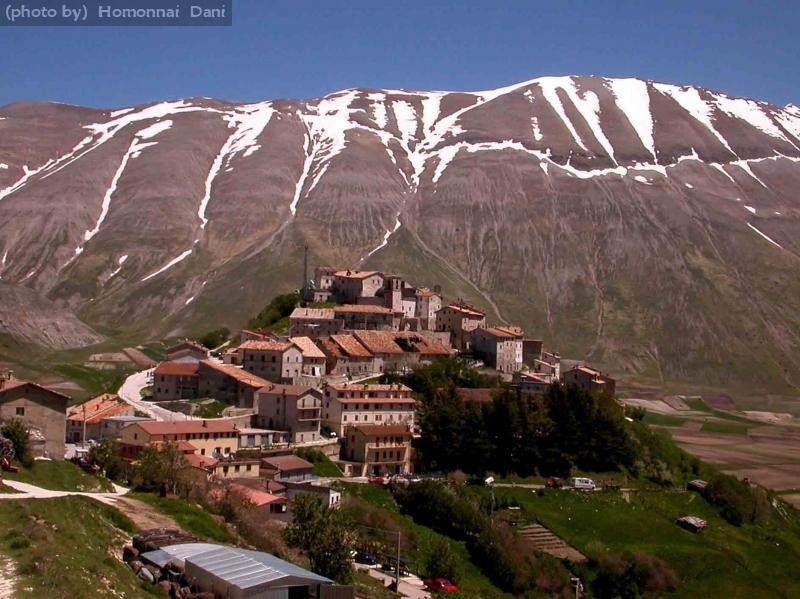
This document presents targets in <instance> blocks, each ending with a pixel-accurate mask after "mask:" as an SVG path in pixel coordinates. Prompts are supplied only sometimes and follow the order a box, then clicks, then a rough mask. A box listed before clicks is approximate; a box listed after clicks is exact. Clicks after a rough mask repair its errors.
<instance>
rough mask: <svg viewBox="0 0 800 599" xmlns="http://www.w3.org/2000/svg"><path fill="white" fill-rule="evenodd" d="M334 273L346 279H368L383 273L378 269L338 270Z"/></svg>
mask: <svg viewBox="0 0 800 599" xmlns="http://www.w3.org/2000/svg"><path fill="white" fill-rule="evenodd" d="M334 274H335V275H336V276H337V277H342V278H344V279H366V278H367V277H371V276H372V275H380V274H381V273H380V272H378V271H377V270H337V271H336V272H335V273H334ZM381 276H383V275H381Z"/></svg>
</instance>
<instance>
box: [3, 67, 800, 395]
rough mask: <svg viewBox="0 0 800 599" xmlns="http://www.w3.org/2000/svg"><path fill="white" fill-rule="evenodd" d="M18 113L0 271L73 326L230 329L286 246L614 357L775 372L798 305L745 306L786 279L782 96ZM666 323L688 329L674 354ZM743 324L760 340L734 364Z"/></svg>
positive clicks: (209, 104)
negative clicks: (408, 280)
mask: <svg viewBox="0 0 800 599" xmlns="http://www.w3.org/2000/svg"><path fill="white" fill-rule="evenodd" d="M40 108H41V107H39V106H35V107H26V106H24V105H23V106H18V107H16V108H15V109H14V110H13V111H11V112H10V113H9V111H8V110H7V107H2V108H0V117H5V118H3V120H0V165H4V166H5V167H6V168H0V277H2V279H3V281H5V282H7V283H11V284H13V285H21V286H24V287H27V288H31V289H33V290H35V291H37V292H38V293H40V294H41V295H42V296H43V297H47V298H49V299H51V300H53V301H55V302H57V303H58V304H59V305H60V306H62V307H64V308H66V309H69V310H73V311H74V312H76V313H77V314H78V315H79V316H80V317H81V318H82V319H83V320H84V321H85V322H87V323H88V324H90V325H92V326H97V327H100V328H103V329H104V330H105V329H107V328H110V329H118V330H120V331H124V332H126V333H133V334H136V335H143V336H146V335H161V334H166V333H185V332H191V331H196V330H198V327H200V326H202V323H203V322H205V321H211V320H213V321H215V323H216V321H219V320H222V321H224V323H225V324H228V325H231V326H236V325H237V324H241V323H242V322H244V321H245V320H246V319H247V317H248V316H249V315H250V314H251V313H255V312H256V311H257V310H258V308H260V304H263V303H265V301H266V300H267V299H268V297H269V294H272V293H275V292H278V291H285V290H287V289H289V288H292V287H297V286H299V284H300V273H299V263H300V253H301V250H302V247H303V246H304V245H306V244H307V245H309V247H310V249H311V252H312V256H313V259H314V261H315V262H319V263H331V264H338V265H343V266H356V265H374V266H380V265H381V264H391V265H393V266H392V269H393V270H398V271H400V272H406V273H407V274H409V275H414V277H415V278H414V280H415V281H416V282H418V283H420V284H435V283H437V282H440V281H437V280H433V281H431V280H429V278H428V277H426V272H425V268H426V267H428V268H432V269H433V270H435V271H436V272H437V273H438V274H437V275H436V277H440V278H441V279H444V280H446V281H449V283H445V285H444V287H445V290H446V291H447V292H449V293H450V294H452V295H454V296H455V295H463V296H466V297H467V298H470V299H474V300H475V301H478V302H480V303H482V304H483V305H489V304H495V305H496V306H497V311H498V312H499V313H500V314H499V316H501V317H502V319H503V320H509V321H515V322H518V323H519V324H523V325H525V326H527V327H528V328H529V329H530V330H531V333H532V334H534V335H536V336H544V337H546V338H548V339H553V341H554V342H555V343H556V344H560V345H561V346H563V347H564V348H565V349H566V350H568V351H569V352H570V353H573V354H574V355H576V357H588V358H590V359H593V360H595V361H597V362H599V363H601V364H603V365H604V366H607V367H609V368H610V369H611V370H613V371H615V372H620V373H624V374H631V375H633V376H647V377H654V378H657V379H658V378H663V379H664V380H671V379H678V380H705V379H707V378H708V377H709V376H711V379H712V380H713V381H715V382H724V380H725V379H726V378H727V376H726V375H724V374H723V373H722V371H723V370H725V371H730V372H734V373H735V376H734V378H735V379H737V380H738V379H741V380H744V381H747V382H750V383H754V384H759V385H761V384H772V383H774V382H775V381H776V380H779V381H781V386H787V387H788V388H790V389H796V388H797V385H798V384H799V383H800V381H797V380H796V378H795V377H796V375H793V374H791V372H793V371H796V368H797V366H798V363H799V362H798V359H797V358H796V357H793V356H796V355H797V349H799V348H800V332H799V331H800V326H799V324H798V322H799V321H800V316H798V314H799V313H800V305H798V302H797V301H796V300H793V299H788V300H787V301H786V305H785V306H777V305H772V303H773V302H774V300H773V301H771V300H770V298H774V297H782V298H786V297H790V296H791V294H793V293H795V292H798V293H799V294H800V289H798V284H797V282H796V281H793V280H792V279H793V278H795V279H796V278H800V277H798V276H797V275H798V268H800V267H799V266H798V264H799V263H800V258H798V256H800V244H798V242H797V241H796V240H797V239H799V238H800V236H798V235H797V233H798V232H800V231H798V228H799V227H800V219H799V216H800V205H798V200H797V196H796V194H795V193H794V190H795V189H797V186H798V184H800V166H798V162H800V109H797V108H796V107H791V106H788V107H786V108H785V109H782V108H779V107H777V106H775V105H774V104H771V103H768V102H764V101H758V100H749V99H747V98H737V97H734V96H730V95H728V94H721V93H715V92H711V91H708V90H704V89H702V88H697V87H691V86H674V85H670V84H661V83H657V82H652V81H646V80H640V79H611V78H598V77H543V78H537V79H532V80H529V81H525V82H522V83H519V84H513V85H510V86H506V87H503V88H498V89H496V90H483V91H478V92H426V91H419V90H414V91H410V90H407V91H403V90H372V89H362V88H349V89H346V90H340V91H337V92H333V93H331V94H328V95H326V96H323V97H321V98H316V99H311V100H275V101H264V102H256V103H245V104H235V103H227V102H224V101H219V100H213V99H207V98H200V99H178V100H171V101H166V102H156V103H152V104H145V105H141V106H135V107H126V108H122V109H115V110H106V111H99V110H95V109H83V108H81V107H73V109H72V110H52V109H49V110H46V111H45V112H46V113H47V114H46V115H44V116H42V115H40V114H38V113H39V109H40ZM75 114H79V115H81V116H80V119H79V120H78V122H76V121H75V118H74V115H75ZM100 115H102V117H101V118H100ZM648 117H649V118H648ZM84 119H85V120H84ZM762 244H763V245H762ZM419 254H423V255H427V256H428V257H429V260H428V262H427V263H426V264H420V261H419V259H418V255H419ZM400 257H402V259H400ZM432 261H437V262H438V263H439V264H440V266H439V267H436V268H434V267H433V266H432ZM751 263H754V264H755V263H757V265H758V266H759V267H760V268H759V269H756V272H752V273H751V272H750V271H751V270H752V268H753V266H752V265H751ZM622 266H625V269H624V272H623V268H622ZM651 288H652V289H651ZM651 290H653V291H654V290H660V291H661V293H663V294H665V296H666V297H668V298H670V299H671V301H670V302H666V303H665V302H664V300H663V299H662V298H659V297H657V296H650V295H649V294H648V291H651ZM676 290H677V291H676ZM687 298H693V301H694V304H693V305H688V304H685V302H686V301H687ZM742 306H749V307H750V309H751V310H752V315H754V316H751V317H750V318H749V319H747V318H745V317H744V313H745V312H746V311H745V310H743V308H742ZM679 307H681V308H682V309H684V310H686V311H687V312H686V314H685V316H684V318H683V319H681V318H680V317H679V316H680V315H679V313H678V312H677V310H678V308H679ZM720 309H721V310H722V311H723V312H724V313H722V314H716V313H715V311H716V310H720ZM239 310H241V312H242V313H241V315H240V316H239V317H237V316H234V315H233V314H232V312H234V311H239ZM164 314H167V315H172V316H168V317H167V318H161V316H162V315H164ZM653 319H654V324H651V325H648V320H653ZM743 319H744V322H743V321H742V320H743ZM748 320H749V321H748ZM676 323H677V326H676ZM648 327H652V328H651V329H648ZM206 328H211V327H210V326H207V327H206ZM669 331H677V332H681V333H683V334H685V335H688V336H689V338H688V339H683V340H681V341H680V342H677V346H678V347H680V348H683V349H682V351H678V349H676V348H673V347H672V346H673V345H675V344H676V341H675V340H674V339H670V338H669V337H670V335H669V334H668V333H669ZM692 335H695V336H696V335H699V336H700V337H702V338H703V339H702V342H698V340H697V339H692V338H691V336H692ZM715 336H717V339H718V340H722V342H719V341H718V340H717V341H715ZM747 336H750V337H751V338H753V339H755V338H760V339H763V341H761V343H762V345H763V346H764V347H763V348H761V349H759V350H758V351H757V352H755V353H756V354H757V356H756V357H755V358H754V357H753V356H752V355H751V356H750V358H749V360H748V359H747V358H746V357H745V356H746V354H747V351H748V350H747V347H748V344H747V343H745V342H744V340H743V339H744V338H746V337H747ZM720 345H722V346H726V347H725V348H724V349H723V348H721V347H719V346H720ZM750 345H751V346H752V343H751V344H750ZM770 346H771V347H772V348H773V349H772V351H770V350H769V349H767V348H768V347H770ZM750 351H751V352H753V351H754V350H750ZM673 352H674V353H673ZM698 353H699V354H704V353H705V354H706V355H705V357H701V356H699V355H696V354H698ZM709 358H710V359H709ZM704 359H706V360H708V364H706V365H704V364H703V361H704ZM753 359H754V360H755V362H756V363H758V364H760V365H761V370H762V372H761V373H760V374H758V375H757V376H755V377H753V375H752V374H748V372H747V371H748V369H751V368H752V367H751V366H750V364H749V361H752V360H753Z"/></svg>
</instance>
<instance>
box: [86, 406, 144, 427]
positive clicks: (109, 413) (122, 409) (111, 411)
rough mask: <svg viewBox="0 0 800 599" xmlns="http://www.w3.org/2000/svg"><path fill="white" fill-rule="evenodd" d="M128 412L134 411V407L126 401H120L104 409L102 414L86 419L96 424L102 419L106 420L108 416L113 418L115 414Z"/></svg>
mask: <svg viewBox="0 0 800 599" xmlns="http://www.w3.org/2000/svg"><path fill="white" fill-rule="evenodd" d="M126 412H131V413H132V412H133V407H132V406H130V405H128V404H126V403H124V402H123V403H118V404H115V405H113V406H111V407H110V408H109V409H107V410H105V411H103V412H102V413H100V414H95V415H94V416H92V417H89V418H87V419H86V423H87V424H96V423H98V422H100V421H101V420H105V419H106V418H111V417H113V416H120V415H122V414H125V413H126Z"/></svg>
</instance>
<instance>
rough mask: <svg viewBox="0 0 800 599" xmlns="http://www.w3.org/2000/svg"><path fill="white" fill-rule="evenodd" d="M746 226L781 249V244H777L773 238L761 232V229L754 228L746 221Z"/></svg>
mask: <svg viewBox="0 0 800 599" xmlns="http://www.w3.org/2000/svg"><path fill="white" fill-rule="evenodd" d="M747 226H748V227H750V228H751V229H753V231H755V232H756V233H758V234H759V235H760V236H761V237H763V238H764V239H766V240H767V241H769V242H770V243H771V244H772V245H774V246H776V247H779V248H780V249H783V246H782V245H781V244H779V243H778V242H777V241H775V240H774V239H772V238H771V237H769V236H767V235H766V234H764V233H762V232H761V231H759V230H758V229H756V228H755V227H754V226H753V225H751V224H750V223H747Z"/></svg>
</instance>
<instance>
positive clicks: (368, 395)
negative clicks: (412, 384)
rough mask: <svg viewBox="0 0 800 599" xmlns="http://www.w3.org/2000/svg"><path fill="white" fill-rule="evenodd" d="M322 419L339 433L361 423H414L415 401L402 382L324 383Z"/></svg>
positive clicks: (411, 425)
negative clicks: (381, 383)
mask: <svg viewBox="0 0 800 599" xmlns="http://www.w3.org/2000/svg"><path fill="white" fill-rule="evenodd" d="M323 396H324V399H323V404H322V422H323V423H325V424H327V425H328V426H329V427H330V429H331V430H332V431H334V432H335V433H336V434H337V435H339V436H340V437H341V436H342V435H344V434H345V432H346V431H347V429H348V428H350V427H352V426H359V425H362V424H403V425H406V426H408V427H409V428H413V426H414V409H415V406H416V401H415V400H414V398H413V397H411V389H409V388H408V387H406V386H405V385H401V384H392V385H372V384H364V383H340V384H334V385H327V386H325V387H323Z"/></svg>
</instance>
